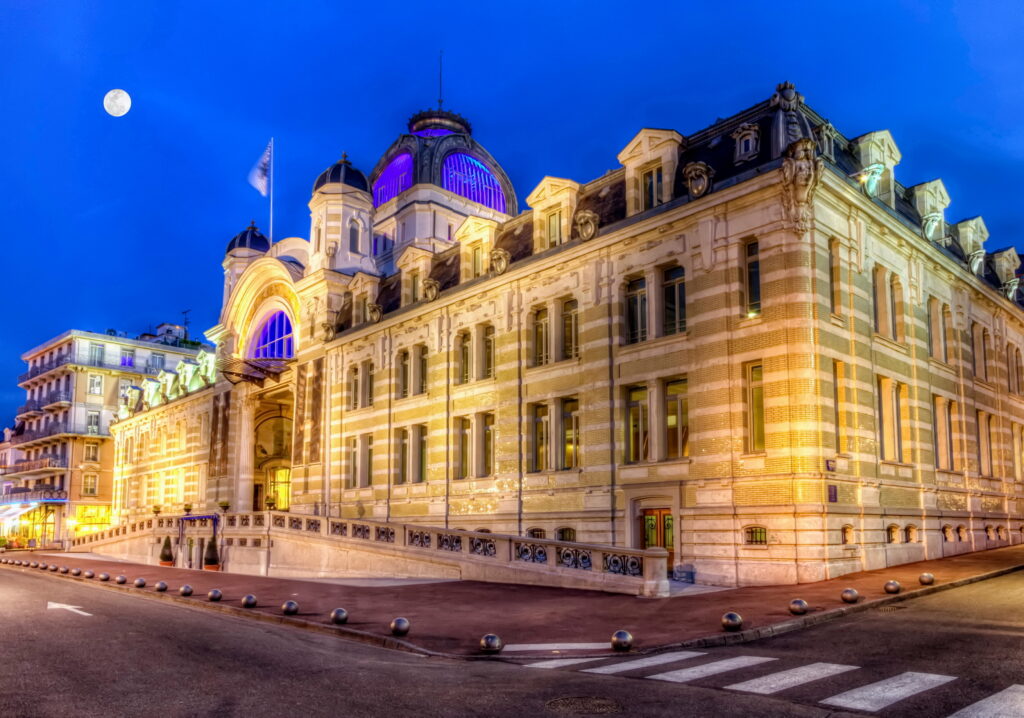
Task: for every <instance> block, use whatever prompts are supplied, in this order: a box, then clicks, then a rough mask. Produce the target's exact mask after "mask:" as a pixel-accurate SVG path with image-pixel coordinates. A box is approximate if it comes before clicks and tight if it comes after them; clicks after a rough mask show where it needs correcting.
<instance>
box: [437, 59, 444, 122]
mask: <svg viewBox="0 0 1024 718" xmlns="http://www.w3.org/2000/svg"><path fill="white" fill-rule="evenodd" d="M442 105H444V50H438V51H437V109H439V110H440V109H441V106H442Z"/></svg>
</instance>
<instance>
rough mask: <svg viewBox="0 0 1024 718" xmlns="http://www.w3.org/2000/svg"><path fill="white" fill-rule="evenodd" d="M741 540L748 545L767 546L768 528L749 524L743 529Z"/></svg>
mask: <svg viewBox="0 0 1024 718" xmlns="http://www.w3.org/2000/svg"><path fill="white" fill-rule="evenodd" d="M743 534H744V536H743V540H744V543H746V544H747V545H748V546H767V545H768V529H766V528H764V527H763V526H751V527H749V528H747V529H745V530H744V532H743Z"/></svg>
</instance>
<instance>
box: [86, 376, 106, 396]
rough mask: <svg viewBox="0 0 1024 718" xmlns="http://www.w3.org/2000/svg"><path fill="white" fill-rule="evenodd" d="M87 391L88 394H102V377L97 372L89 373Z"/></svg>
mask: <svg viewBox="0 0 1024 718" xmlns="http://www.w3.org/2000/svg"><path fill="white" fill-rule="evenodd" d="M89 393H90V394H97V395H102V394H103V377H102V376H100V375H99V374H90V375H89Z"/></svg>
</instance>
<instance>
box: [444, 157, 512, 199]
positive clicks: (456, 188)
mask: <svg viewBox="0 0 1024 718" xmlns="http://www.w3.org/2000/svg"><path fill="white" fill-rule="evenodd" d="M441 180H442V183H441V186H442V187H444V188H445V189H446V190H448V191H449V192H454V193H455V194H458V195H462V196H463V197H465V198H466V199H471V200H473V201H474V202H477V203H479V204H482V205H484V206H485V207H490V208H491V209H495V210H497V211H499V212H504V211H505V194H504V192H502V191H501V184H500V183H499V182H498V178H497V177H495V176H494V173H493V172H491V171H490V170H489V169H487V166H486V165H485V164H484V163H483V162H481V161H480V160H478V159H476V158H475V157H472V156H470V155H467V154H465V153H464V152H453V153H452V154H450V155H448V156H447V157H445V158H444V167H443V168H442V169H441Z"/></svg>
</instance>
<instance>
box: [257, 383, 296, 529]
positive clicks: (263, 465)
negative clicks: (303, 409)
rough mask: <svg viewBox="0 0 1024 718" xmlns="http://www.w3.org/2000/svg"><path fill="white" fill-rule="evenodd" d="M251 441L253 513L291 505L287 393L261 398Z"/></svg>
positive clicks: (290, 423)
mask: <svg viewBox="0 0 1024 718" xmlns="http://www.w3.org/2000/svg"><path fill="white" fill-rule="evenodd" d="M256 412H257V413H256V421H255V426H256V428H255V436H254V438H253V452H254V455H253V487H252V506H253V509H254V510H256V511H264V510H266V509H270V508H274V509H276V510H278V511H287V510H288V507H289V506H291V497H292V491H291V469H292V463H291V456H292V404H291V392H282V393H281V395H280V396H278V395H267V396H261V397H260V402H259V405H258V407H257V410H256Z"/></svg>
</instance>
